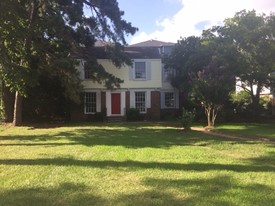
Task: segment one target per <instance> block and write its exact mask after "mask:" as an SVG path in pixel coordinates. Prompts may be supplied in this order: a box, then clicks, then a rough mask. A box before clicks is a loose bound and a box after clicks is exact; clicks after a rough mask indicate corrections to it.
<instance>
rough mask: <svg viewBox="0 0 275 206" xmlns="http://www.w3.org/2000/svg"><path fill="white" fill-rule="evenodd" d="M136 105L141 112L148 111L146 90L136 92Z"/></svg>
mask: <svg viewBox="0 0 275 206" xmlns="http://www.w3.org/2000/svg"><path fill="white" fill-rule="evenodd" d="M135 107H136V109H138V110H139V112H140V113H145V112H146V92H135Z"/></svg>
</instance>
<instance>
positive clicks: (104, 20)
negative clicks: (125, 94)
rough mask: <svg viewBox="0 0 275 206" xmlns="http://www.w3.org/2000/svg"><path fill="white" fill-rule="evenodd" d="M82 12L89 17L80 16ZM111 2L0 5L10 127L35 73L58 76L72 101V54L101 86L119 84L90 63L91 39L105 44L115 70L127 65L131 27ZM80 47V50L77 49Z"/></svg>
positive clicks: (41, 0)
mask: <svg viewBox="0 0 275 206" xmlns="http://www.w3.org/2000/svg"><path fill="white" fill-rule="evenodd" d="M84 8H85V9H88V10H89V11H90V14H91V15H90V16H86V15H85V14H84V12H83V11H84ZM123 14H124V13H123V11H121V10H120V9H119V7H118V3H117V1H116V0H101V1H98V0H74V1H73V0H3V1H1V2H0V22H1V24H0V68H1V71H0V75H1V78H2V80H3V82H4V84H5V86H6V87H8V88H9V89H10V90H11V91H14V92H15V104H14V117H13V123H14V125H19V124H21V122H22V98H23V96H26V95H27V90H28V88H30V87H34V86H36V85H38V84H39V81H38V80H39V77H40V75H41V74H45V71H46V73H48V74H49V75H53V76H58V77H59V78H60V80H61V82H62V86H63V88H64V90H65V93H66V95H67V97H68V98H69V99H73V100H77V99H78V92H79V91H80V80H79V78H78V73H77V72H76V70H75V65H76V64H77V61H76V60H75V59H74V57H73V55H72V53H73V52H75V51H77V52H79V53H81V57H82V58H84V59H85V62H86V65H85V68H86V69H90V70H91V72H90V74H93V75H94V80H95V81H100V82H103V83H105V84H106V86H109V87H112V86H118V85H119V83H120V82H121V80H120V79H117V78H116V77H114V76H113V75H111V74H109V73H107V72H106V71H105V70H104V68H103V67H102V66H101V65H99V64H98V63H97V61H96V57H95V55H93V53H92V52H91V53H90V54H87V51H93V46H94V42H95V41H96V39H104V40H107V41H109V42H111V44H110V45H109V47H108V48H107V50H108V52H109V54H110V57H111V58H112V60H113V61H114V63H115V64H116V65H117V66H121V64H123V63H124V62H126V63H128V64H129V63H130V60H128V59H127V58H126V57H125V56H123V54H122V51H123V45H125V44H126V41H125V35H128V34H134V33H135V32H136V31H137V28H135V27H132V25H131V24H130V23H128V22H126V21H125V20H123V19H122V16H123ZM80 47H85V49H79V48H80Z"/></svg>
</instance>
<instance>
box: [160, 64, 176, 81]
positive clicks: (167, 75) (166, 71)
mask: <svg viewBox="0 0 275 206" xmlns="http://www.w3.org/2000/svg"><path fill="white" fill-rule="evenodd" d="M173 77H175V70H173V69H171V68H164V67H163V82H169V81H171V79H172V78H173Z"/></svg>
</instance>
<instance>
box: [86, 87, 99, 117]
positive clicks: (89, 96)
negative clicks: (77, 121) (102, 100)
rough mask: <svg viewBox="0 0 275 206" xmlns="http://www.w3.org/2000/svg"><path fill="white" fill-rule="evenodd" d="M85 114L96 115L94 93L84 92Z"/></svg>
mask: <svg viewBox="0 0 275 206" xmlns="http://www.w3.org/2000/svg"><path fill="white" fill-rule="evenodd" d="M84 103H85V114H93V113H96V92H86V93H85V96H84Z"/></svg>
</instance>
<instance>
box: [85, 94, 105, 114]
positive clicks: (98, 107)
mask: <svg viewBox="0 0 275 206" xmlns="http://www.w3.org/2000/svg"><path fill="white" fill-rule="evenodd" d="M85 93H95V94H96V112H87V111H86V102H85V101H86V99H85V95H86V94H84V114H96V113H97V112H101V94H100V92H99V91H85Z"/></svg>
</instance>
